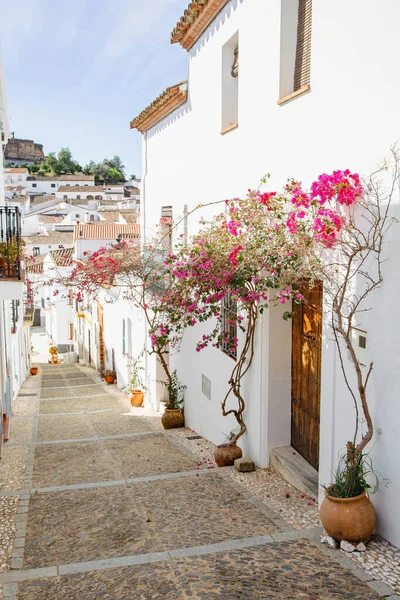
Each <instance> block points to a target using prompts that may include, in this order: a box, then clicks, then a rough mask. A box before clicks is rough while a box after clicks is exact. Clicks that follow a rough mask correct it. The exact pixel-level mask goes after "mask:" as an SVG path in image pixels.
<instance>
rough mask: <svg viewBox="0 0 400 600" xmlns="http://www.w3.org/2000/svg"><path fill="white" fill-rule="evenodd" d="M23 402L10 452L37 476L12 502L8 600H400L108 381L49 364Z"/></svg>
mask: <svg viewBox="0 0 400 600" xmlns="http://www.w3.org/2000/svg"><path fill="white" fill-rule="evenodd" d="M20 396H21V398H20V400H23V402H24V407H25V410H23V411H22V410H21V411H19V412H18V413H17V414H16V415H15V416H14V419H13V423H12V431H11V436H10V440H9V442H8V443H7V446H8V448H9V451H11V450H12V449H13V448H15V449H16V448H24V449H25V450H26V451H27V462H26V464H27V468H26V472H25V475H24V477H23V478H22V479H21V484H20V485H19V484H18V482H15V483H14V486H15V487H14V489H12V488H11V489H9V490H7V491H4V492H3V493H2V495H4V496H9V497H14V498H19V505H18V509H17V515H16V525H17V529H16V539H15V544H14V550H13V558H12V565H11V566H12V568H11V570H9V571H7V572H4V573H1V574H0V584H1V585H2V587H3V597H4V599H7V600H17V599H18V600H98V599H100V598H101V599H102V600H128V599H135V600H140V599H150V598H151V599H152V600H155V599H161V598H165V599H166V600H178V599H179V600H184V599H187V598H191V599H194V598H199V599H200V598H203V599H207V600H209V599H214V598H218V599H220V600H234V599H260V600H261V599H262V600H267V599H272V598H273V599H276V600H300V599H308V600H329V599H332V598H335V599H352V600H377V599H378V598H379V597H382V595H383V596H386V597H388V596H389V594H388V593H387V592H386V593H385V591H381V592H380V593H379V585H378V584H377V583H376V582H366V581H362V580H361V579H364V580H366V579H368V576H367V574H366V573H365V572H362V571H359V570H358V569H357V567H356V565H355V564H354V562H352V561H351V560H350V559H348V558H346V557H344V556H343V554H342V553H339V552H337V553H333V552H332V551H330V550H329V549H326V548H325V547H323V546H322V545H321V543H320V542H319V539H320V529H319V528H314V529H307V530H303V531H297V530H295V529H294V528H292V527H291V526H290V525H288V524H287V523H286V522H285V521H284V520H283V519H282V518H281V517H280V516H279V515H277V514H275V513H273V512H272V511H271V509H270V508H268V507H267V506H266V505H264V504H262V503H261V502H260V501H259V500H256V499H255V498H254V497H253V498H252V497H251V494H250V493H249V492H246V490H244V488H240V487H238V486H237V485H236V484H235V483H234V482H233V481H232V480H231V478H230V477H229V473H230V470H231V468H227V469H218V470H217V469H211V468H207V467H203V466H199V462H198V460H196V457H195V456H194V455H192V454H191V453H190V451H189V450H187V449H186V448H185V447H183V446H182V445H180V444H179V443H178V442H177V441H176V439H175V438H174V437H173V436H171V435H169V434H168V433H167V432H163V431H162V430H161V429H160V428H159V427H157V426H155V424H154V418H151V417H146V416H144V415H143V414H141V413H140V411H137V412H136V413H135V414H134V413H133V411H132V410H131V408H130V406H128V403H127V402H126V403H125V404H124V400H123V399H121V398H122V396H121V395H120V394H116V393H115V392H113V388H112V386H111V387H109V388H107V386H105V385H104V384H103V383H102V382H101V381H100V379H99V377H98V375H97V373H95V372H94V371H91V370H90V369H87V368H82V367H78V366H75V365H68V364H65V365H59V366H55V365H47V364H42V365H40V369H39V374H38V375H37V376H36V377H30V378H29V379H28V381H27V383H26V384H25V385H24V386H23V388H22V389H21V394H20ZM28 420H30V421H32V430H31V431H32V434H31V441H28V440H27V439H26V437H25V440H24V437H23V435H22V434H23V431H26V430H27V429H26V425H25V423H26V422H27V421H28ZM29 435H30V433H29ZM17 440H24V441H17ZM339 561H340V562H339ZM350 569H351V570H350ZM373 586H376V590H374V589H373Z"/></svg>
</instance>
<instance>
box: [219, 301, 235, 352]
mask: <svg viewBox="0 0 400 600" xmlns="http://www.w3.org/2000/svg"><path fill="white" fill-rule="evenodd" d="M236 318H237V304H236V300H234V299H233V298H232V295H231V292H230V291H228V292H226V294H225V297H224V299H223V300H222V306H221V335H222V343H221V350H222V352H224V353H225V354H227V355H228V356H230V357H232V358H234V359H235V360H236V358H237V348H236V344H235V338H237V322H236Z"/></svg>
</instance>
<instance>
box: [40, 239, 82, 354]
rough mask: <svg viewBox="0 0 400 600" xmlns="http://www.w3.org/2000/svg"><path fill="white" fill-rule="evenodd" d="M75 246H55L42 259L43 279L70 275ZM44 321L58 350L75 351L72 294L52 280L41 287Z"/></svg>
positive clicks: (61, 351)
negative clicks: (65, 247)
mask: <svg viewBox="0 0 400 600" xmlns="http://www.w3.org/2000/svg"><path fill="white" fill-rule="evenodd" d="M73 254H74V249H73V248H67V249H64V250H52V251H50V252H49V253H48V254H47V255H46V256H45V258H44V260H43V275H42V277H43V279H44V280H45V279H46V278H47V280H49V279H54V278H57V277H62V278H67V277H68V274H69V273H70V271H71V268H72V265H73ZM39 294H40V300H41V302H40V310H41V321H42V322H44V326H45V328H46V333H47V336H48V339H49V342H51V343H52V344H53V345H54V346H57V348H58V353H59V354H64V353H68V352H72V350H73V347H74V310H73V295H72V290H71V293H68V290H67V291H66V290H65V287H64V286H62V285H60V284H57V283H53V285H51V286H48V285H44V286H43V287H42V288H39Z"/></svg>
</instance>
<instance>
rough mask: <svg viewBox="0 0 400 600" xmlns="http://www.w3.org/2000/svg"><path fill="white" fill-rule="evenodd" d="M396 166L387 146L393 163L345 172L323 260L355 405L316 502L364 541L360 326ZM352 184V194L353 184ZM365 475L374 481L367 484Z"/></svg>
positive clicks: (334, 522) (327, 521) (333, 523)
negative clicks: (338, 218) (341, 211)
mask: <svg viewBox="0 0 400 600" xmlns="http://www.w3.org/2000/svg"><path fill="white" fill-rule="evenodd" d="M389 170H390V171H391V177H392V181H391V185H389V187H388V188H385V186H382V185H381V181H380V180H379V177H380V175H381V174H383V175H384V176H385V177H387V175H386V172H387V171H389ZM398 171H399V155H398V152H397V150H396V149H392V162H391V164H390V163H389V162H387V161H385V162H384V164H383V166H382V168H381V169H377V170H376V171H375V172H374V173H373V174H372V175H371V176H370V177H369V178H368V179H366V180H365V181H364V182H363V186H362V188H361V184H360V182H359V180H358V176H355V175H348V180H349V179H350V178H352V180H353V184H351V183H349V181H347V182H346V183H345V184H343V185H342V186H341V189H340V191H339V193H344V194H346V202H345V204H346V216H345V220H344V226H343V228H342V231H341V236H340V238H339V239H338V243H337V244H336V257H335V262H334V265H333V268H332V265H326V268H325V272H324V275H325V277H324V284H325V285H324V292H325V301H326V304H327V306H328V307H329V310H330V313H331V315H330V316H331V329H332V332H333V337H334V340H335V343H336V350H337V353H338V357H339V365H340V368H341V371H342V375H343V378H344V381H345V384H346V387H347V390H348V396H349V400H350V401H351V403H352V405H353V406H354V409H355V423H354V433H353V436H352V438H351V440H349V441H348V442H347V444H346V452H345V454H344V456H343V457H342V459H341V461H340V463H339V467H338V468H337V470H336V473H335V477H334V483H333V484H332V485H328V486H324V487H325V499H324V501H323V502H322V504H321V508H320V516H321V521H322V525H323V526H324V528H325V530H326V532H327V533H328V535H329V536H331V537H333V538H334V539H336V540H338V541H342V540H346V541H348V542H352V543H358V542H366V541H368V540H369V539H370V538H371V536H372V534H373V531H374V529H375V525H376V513H375V508H374V506H373V504H372V502H371V500H370V499H369V497H368V495H367V494H368V493H373V492H374V491H376V490H377V488H378V479H377V477H376V475H375V474H374V472H373V469H372V463H371V460H370V458H369V456H368V453H367V452H366V447H367V445H368V444H369V443H370V442H371V440H372V438H373V435H374V426H373V420H372V412H371V410H370V406H369V388H368V383H369V381H370V377H371V374H372V371H373V362H371V361H370V360H368V356H367V337H366V332H364V333H365V336H364V335H363V336H360V330H359V326H360V324H362V322H363V319H364V314H365V313H367V312H368V311H369V310H370V308H371V307H370V306H369V305H368V300H369V299H370V294H371V293H372V292H374V291H375V290H376V289H377V288H379V287H381V285H382V283H383V262H384V256H383V249H384V247H385V235H386V233H387V232H388V230H389V228H390V227H391V225H392V223H393V222H394V221H393V218H392V217H391V211H390V206H391V202H392V198H393V195H394V194H396V193H397V191H396V190H397V184H398ZM345 174H346V172H345ZM354 182H355V183H356V184H357V187H358V191H359V193H358V194H354V189H352V188H354ZM319 183H321V184H322V187H323V190H324V191H325V192H326V190H328V192H329V191H330V187H332V188H333V184H332V182H331V178H328V177H327V176H326V175H325V176H324V181H322V176H321V177H320V178H319ZM360 188H361V189H360ZM349 192H352V193H351V195H350V196H349ZM355 196H356V197H355ZM350 200H351V201H350ZM355 200H357V201H356V202H355ZM360 215H361V216H362V217H363V218H360ZM366 265H367V267H366ZM354 282H357V286H355V285H354ZM361 342H362V344H361ZM371 478H374V481H375V484H374V485H373V486H371V485H370V481H371Z"/></svg>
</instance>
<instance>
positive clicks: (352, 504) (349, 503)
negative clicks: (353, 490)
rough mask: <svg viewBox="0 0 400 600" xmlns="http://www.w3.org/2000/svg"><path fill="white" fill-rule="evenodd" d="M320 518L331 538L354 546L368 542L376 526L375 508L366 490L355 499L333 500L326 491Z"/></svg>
mask: <svg viewBox="0 0 400 600" xmlns="http://www.w3.org/2000/svg"><path fill="white" fill-rule="evenodd" d="M320 517H321V523H322V525H323V526H324V528H325V531H326V532H327V534H328V535H329V536H331V537H333V538H334V539H335V540H338V541H341V540H346V541H347V542H351V543H353V544H358V543H359V542H368V540H369V539H370V538H371V536H372V534H373V532H374V529H375V525H376V512H375V508H374V505H373V504H372V502H371V500H370V499H369V498H368V496H367V495H366V493H365V490H364V491H363V493H362V494H360V495H359V496H355V497H354V498H333V496H329V494H328V493H327V492H326V491H325V499H324V501H323V502H322V504H321V508H320Z"/></svg>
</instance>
